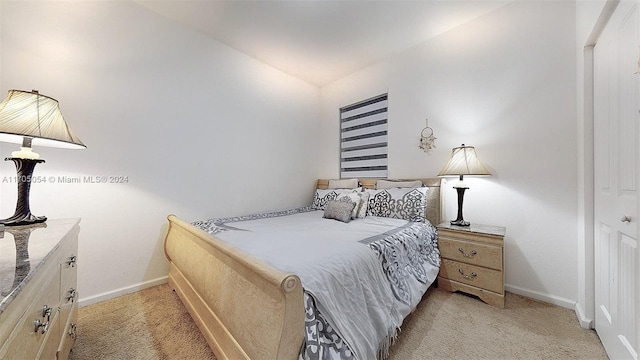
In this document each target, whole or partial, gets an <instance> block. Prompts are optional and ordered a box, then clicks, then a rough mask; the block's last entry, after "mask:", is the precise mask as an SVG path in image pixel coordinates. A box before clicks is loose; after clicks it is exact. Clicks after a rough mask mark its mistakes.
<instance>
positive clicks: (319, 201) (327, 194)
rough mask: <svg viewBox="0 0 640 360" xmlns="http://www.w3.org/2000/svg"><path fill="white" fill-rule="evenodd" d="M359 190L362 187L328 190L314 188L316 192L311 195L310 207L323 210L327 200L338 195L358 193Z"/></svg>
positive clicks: (334, 198)
mask: <svg viewBox="0 0 640 360" xmlns="http://www.w3.org/2000/svg"><path fill="white" fill-rule="evenodd" d="M360 191H362V188H355V189H330V190H322V189H316V193H315V194H314V195H313V202H311V207H312V208H314V209H316V210H324V207H325V205H326V204H327V201H330V200H336V199H337V198H338V195H342V194H351V193H359V192H360Z"/></svg>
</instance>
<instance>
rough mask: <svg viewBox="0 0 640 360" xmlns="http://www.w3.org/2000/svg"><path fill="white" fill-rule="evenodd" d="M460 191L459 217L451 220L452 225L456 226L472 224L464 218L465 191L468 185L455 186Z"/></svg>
mask: <svg viewBox="0 0 640 360" xmlns="http://www.w3.org/2000/svg"><path fill="white" fill-rule="evenodd" d="M454 188H455V189H456V191H457V192H458V217H457V218H456V219H455V220H451V225H456V226H469V225H471V224H470V223H469V222H468V221H464V218H462V201H463V200H464V191H465V190H467V189H468V187H454Z"/></svg>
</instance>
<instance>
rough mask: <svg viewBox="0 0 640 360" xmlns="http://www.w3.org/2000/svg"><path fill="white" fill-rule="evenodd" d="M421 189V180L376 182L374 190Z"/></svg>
mask: <svg viewBox="0 0 640 360" xmlns="http://www.w3.org/2000/svg"><path fill="white" fill-rule="evenodd" d="M419 187H422V181H421V180H409V181H397V180H382V179H381V180H378V181H376V189H393V188H419Z"/></svg>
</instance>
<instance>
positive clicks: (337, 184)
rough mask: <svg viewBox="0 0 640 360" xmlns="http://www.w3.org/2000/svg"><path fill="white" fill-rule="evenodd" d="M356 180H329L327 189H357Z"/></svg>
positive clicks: (357, 182)
mask: <svg viewBox="0 0 640 360" xmlns="http://www.w3.org/2000/svg"><path fill="white" fill-rule="evenodd" d="M358 184H359V181H358V179H330V180H329V187H328V188H329V189H355V188H357V187H358Z"/></svg>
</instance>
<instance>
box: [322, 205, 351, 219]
mask: <svg viewBox="0 0 640 360" xmlns="http://www.w3.org/2000/svg"><path fill="white" fill-rule="evenodd" d="M355 206H356V204H355V203H352V202H350V201H336V200H329V201H327V204H326V206H325V208H324V215H323V216H322V217H323V218H326V219H335V220H338V221H342V222H344V223H348V222H349V221H351V212H352V211H353V208H354V207H355Z"/></svg>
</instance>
